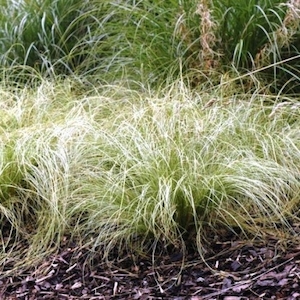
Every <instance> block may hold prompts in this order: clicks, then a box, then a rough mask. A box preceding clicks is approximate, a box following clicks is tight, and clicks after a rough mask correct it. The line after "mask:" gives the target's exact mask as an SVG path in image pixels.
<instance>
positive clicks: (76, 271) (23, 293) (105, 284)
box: [0, 239, 300, 300]
mask: <svg viewBox="0 0 300 300" xmlns="http://www.w3.org/2000/svg"><path fill="white" fill-rule="evenodd" d="M87 254H88V251H87V250H83V249H80V248H79V247H76V246H75V245H74V246H73V247H70V246H69V247H67V246H66V247H63V248H62V249H61V251H59V253H58V254H56V255H52V256H50V257H48V258H47V259H45V260H43V262H42V263H41V264H39V265H38V266H35V267H32V268H30V269H26V270H24V272H21V273H18V275H14V276H13V275H10V276H5V274H4V272H2V275H1V274H0V299H7V300H13V299H20V300H27V299H28V300H33V299H62V300H63V299H99V300H100V299H120V300H121V299H139V300H146V299H150V300H151V299H174V300H183V299H190V300H200V299H224V300H246V299H287V300H293V299H300V245H299V246H297V245H295V243H293V244H292V243H291V244H290V246H289V245H288V243H286V242H285V243H284V245H283V244H282V243H281V242H280V241H278V240H276V239H270V240H268V241H267V242H264V243H263V242H259V243H256V244H254V243H253V242H250V241H243V240H238V239H233V240H230V241H222V242H215V243H214V244H213V245H211V254H214V255H211V256H210V257H208V258H207V260H206V263H204V262H203V261H201V260H200V259H199V255H197V254H196V253H194V254H193V253H189V254H187V255H186V257H185V261H184V262H183V256H182V254H181V253H180V252H179V253H176V252H173V253H170V254H166V253H164V254H163V255H161V256H157V257H155V259H154V260H153V257H151V256H149V257H144V258H137V257H135V256H134V255H133V254H127V255H124V256H123V258H122V259H120V258H116V259H114V260H111V261H110V262H109V263H103V262H102V261H101V260H100V259H99V260H98V261H97V260H96V259H94V260H93V264H92V265H91V264H89V263H87ZM153 261H154V263H153Z"/></svg>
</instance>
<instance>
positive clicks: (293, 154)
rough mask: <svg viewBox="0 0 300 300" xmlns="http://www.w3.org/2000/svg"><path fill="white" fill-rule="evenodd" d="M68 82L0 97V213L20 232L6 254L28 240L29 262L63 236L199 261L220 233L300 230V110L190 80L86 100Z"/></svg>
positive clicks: (109, 89)
mask: <svg viewBox="0 0 300 300" xmlns="http://www.w3.org/2000/svg"><path fill="white" fill-rule="evenodd" d="M71 87H72V84H71V83H70V81H69V82H68V81H64V82H62V83H59V82H56V83H55V84H53V83H51V82H46V81H45V82H43V84H41V85H40V86H39V87H37V88H36V89H24V90H15V91H8V90H3V91H2V93H6V94H7V96H10V97H7V99H8V101H7V102H5V101H4V100H3V104H2V105H3V107H6V108H5V109H3V110H2V111H1V113H2V114H3V115H5V116H6V119H7V120H10V122H8V123H6V124H7V127H8V128H9V130H7V131H6V130H5V131H3V132H2V133H1V138H2V140H3V139H4V138H5V139H6V140H5V141H6V144H5V145H10V148H9V149H10V151H9V153H8V152H5V151H2V155H3V158H2V161H3V163H2V165H1V167H2V171H1V172H2V173H1V174H2V175H1V174H0V184H1V186H0V187H1V191H2V195H4V193H5V198H3V197H2V198H1V201H2V202H1V205H2V206H1V211H0V213H1V217H2V220H4V219H5V218H6V219H7V220H8V221H9V222H10V224H11V225H9V223H8V224H4V223H3V224H2V226H3V229H4V228H6V229H7V228H8V229H10V228H15V229H14V230H15V231H16V234H15V235H12V234H10V237H9V238H10V240H12V241H15V244H13V245H11V244H10V245H6V246H5V245H4V247H2V248H3V251H2V255H1V257H3V259H4V257H5V255H6V258H7V253H8V252H9V253H10V255H13V252H14V251H13V249H19V250H18V251H17V252H18V253H19V252H20V248H14V247H17V245H18V242H20V241H23V244H24V241H25V244H26V243H27V244H26V245H29V246H26V249H25V250H24V251H25V252H24V253H26V254H24V257H23V258H24V259H23V260H22V262H21V261H20V264H23V263H24V262H26V261H27V262H29V261H31V258H32V257H39V258H41V257H43V255H46V254H47V253H49V252H53V251H56V250H57V249H58V247H59V245H60V244H61V243H62V241H64V243H65V241H66V240H69V241H70V242H71V241H73V242H76V243H77V244H79V245H81V246H84V247H87V248H89V249H90V250H91V253H92V254H93V255H95V254H97V253H99V252H98V251H100V250H102V251H104V253H105V255H104V257H109V253H110V251H111V250H112V249H113V248H114V247H115V246H118V247H120V248H119V249H121V248H122V247H127V249H128V247H131V249H133V250H134V251H137V252H139V251H144V252H147V251H149V249H153V245H155V244H157V243H161V244H162V245H164V246H168V245H170V246H175V247H178V248H184V247H186V246H190V245H191V246H194V247H195V248H197V249H198V250H199V252H200V254H201V255H202V254H203V251H204V249H205V248H206V246H207V245H208V244H209V242H210V240H209V236H211V233H215V234H218V232H219V229H226V230H229V231H232V232H235V233H236V234H238V233H241V234H244V235H245V236H248V235H250V236H256V237H261V238H264V237H265V236H266V235H277V234H281V236H283V235H285V236H288V235H289V236H290V235H292V234H293V232H292V230H291V228H290V221H291V220H296V219H297V215H296V214H295V212H296V211H297V208H298V206H299V199H298V195H299V189H300V183H299V165H300V158H299V157H300V155H299V147H300V144H299V139H298V128H299V120H298V119H299V118H297V110H294V108H293V106H294V105H296V103H293V102H292V101H286V102H289V104H286V106H278V105H275V106H274V105H272V106H269V107H268V106H266V104H262V103H264V101H262V100H265V99H261V98H260V97H262V96H259V95H258V94H256V95H255V96H253V98H251V97H250V96H249V95H247V94H240V95H234V96H227V97H221V96H220V95H221V93H220V89H217V90H216V92H215V93H214V95H208V94H207V93H206V92H205V90H204V91H200V92H198V93H196V92H191V91H189V90H188V89H187V88H186V87H185V85H184V84H183V82H181V81H180V82H176V83H174V84H173V85H172V86H170V87H167V88H165V89H164V90H160V91H158V92H150V91H147V90H146V89H144V90H142V86H141V92H139V93H137V92H136V91H133V90H130V89H126V88H124V87H120V86H115V85H108V86H99V88H98V89H95V90H93V91H92V92H91V93H90V95H88V96H84V95H77V96H76V95H75V94H74V93H73V92H72V89H71ZM265 97H267V96H265ZM9 99H14V101H10V100H9ZM286 100H287V99H286ZM289 110H290V111H293V112H294V116H293V117H290V118H289V117H288V116H290V114H289V113H288V111H289ZM3 141H4V140H3ZM7 141H8V142H7ZM3 147H4V145H3ZM3 149H4V148H3ZM5 153H6V154H5ZM4 155H5V157H4ZM8 171H9V172H8ZM8 174H9V176H8ZM10 174H13V175H14V176H16V175H18V176H17V177H12V176H10ZM1 176H2V177H1ZM6 188H9V189H6ZM15 203H16V204H15ZM16 208H19V209H16ZM15 221H16V222H18V223H16V224H17V226H14V227H13V226H12V225H14V224H15V223H14V222H15ZM7 232H12V231H11V230H10V231H7V230H3V234H6V233H7ZM155 242H156V243H155ZM9 247H10V248H9Z"/></svg>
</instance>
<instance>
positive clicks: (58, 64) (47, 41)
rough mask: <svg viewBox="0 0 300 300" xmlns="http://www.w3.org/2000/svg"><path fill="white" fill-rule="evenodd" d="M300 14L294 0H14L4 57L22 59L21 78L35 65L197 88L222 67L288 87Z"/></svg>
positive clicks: (51, 71)
mask: <svg viewBox="0 0 300 300" xmlns="http://www.w3.org/2000/svg"><path fill="white" fill-rule="evenodd" d="M298 20H299V5H298V4H297V1H293V0H291V1H287V2H284V1H279V0H278V1H266V0H261V1H243V0H240V1H226V2H224V1H205V0H197V1H196V0H184V1H177V0H169V1H161V0H155V1H150V0H146V1H122V2H120V1H106V0H104V1H99V0H92V1H78V0H72V1H71V2H70V1H65V0H56V1H39V0H30V1H21V2H15V1H8V0H6V1H2V5H1V19H0V22H1V30H0V49H1V57H0V58H1V64H2V66H6V67H8V66H9V67H11V66H15V69H13V70H14V72H13V73H12V75H13V76H15V78H17V77H18V76H20V77H22V76H24V71H22V72H19V69H18V68H17V67H18V66H19V65H27V66H29V67H31V68H32V69H31V71H30V69H27V71H28V72H27V73H28V74H29V75H30V72H33V73H34V72H35V71H38V72H42V73H43V74H44V75H48V76H49V75H50V76H54V77H55V76H58V75H60V74H69V75H81V76H88V75H91V76H90V77H89V80H92V79H91V78H92V77H93V78H96V79H100V80H103V81H108V82H112V81H114V80H121V79H124V78H126V79H127V80H133V81H139V82H140V81H142V82H147V83H150V84H152V85H156V86H159V85H160V84H162V83H163V82H166V81H172V80H176V78H178V76H180V74H181V75H184V76H185V77H186V78H187V79H188V80H189V81H190V82H191V83H192V84H193V85H194V86H197V85H198V84H199V83H201V82H203V81H207V78H208V77H209V78H210V80H212V78H213V77H216V81H218V80H220V74H223V73H224V72H228V73H232V71H233V73H234V75H231V76H236V73H238V74H239V73H240V72H247V71H253V70H259V69H260V68H266V69H263V70H264V71H263V70H262V71H261V72H260V73H262V74H263V76H261V78H260V79H261V80H262V82H263V83H265V84H266V85H272V86H273V90H274V91H280V89H283V90H284V91H287V92H289V91H293V89H295V87H296V86H297V81H298V77H299V74H298V71H297V70H298V59H294V60H291V61H289V62H288V63H282V61H284V60H285V59H289V58H291V57H292V56H296V55H298V54H299V51H298V48H299V36H298V31H299V30H298V29H299V21H298ZM272 64H273V67H268V66H269V65H272ZM11 70H12V69H9V71H10V72H12V71H11ZM34 70H35V71H34ZM20 73H21V75H20ZM27 73H26V72H25V78H26V76H28V74H27ZM213 75H214V76H213ZM25 81H26V80H25ZM287 81H288V82H289V83H290V84H287V85H286V82H287Z"/></svg>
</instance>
